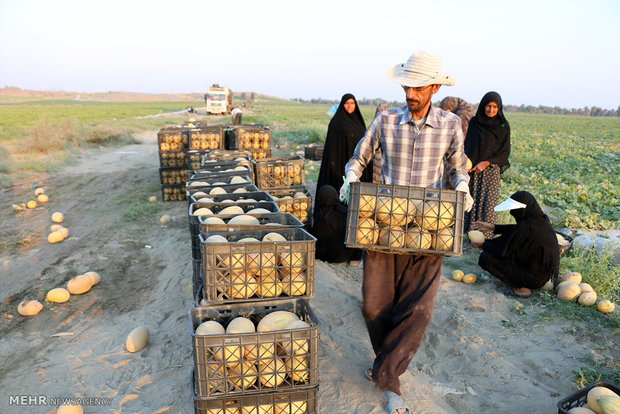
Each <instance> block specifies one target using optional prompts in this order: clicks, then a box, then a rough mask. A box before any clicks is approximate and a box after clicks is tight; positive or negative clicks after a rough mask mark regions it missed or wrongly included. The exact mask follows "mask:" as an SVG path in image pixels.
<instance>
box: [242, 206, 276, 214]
mask: <svg viewBox="0 0 620 414" xmlns="http://www.w3.org/2000/svg"><path fill="white" fill-rule="evenodd" d="M270 213H271V211H269V210H267V209H266V208H262V207H257V208H253V209H251V210H248V211H247V214H270Z"/></svg>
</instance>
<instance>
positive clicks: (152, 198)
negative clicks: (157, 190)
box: [149, 196, 157, 203]
mask: <svg viewBox="0 0 620 414" xmlns="http://www.w3.org/2000/svg"><path fill="white" fill-rule="evenodd" d="M156 202H157V197H156V196H150V197H149V203H156Z"/></svg>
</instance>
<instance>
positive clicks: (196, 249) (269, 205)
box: [188, 192, 280, 259]
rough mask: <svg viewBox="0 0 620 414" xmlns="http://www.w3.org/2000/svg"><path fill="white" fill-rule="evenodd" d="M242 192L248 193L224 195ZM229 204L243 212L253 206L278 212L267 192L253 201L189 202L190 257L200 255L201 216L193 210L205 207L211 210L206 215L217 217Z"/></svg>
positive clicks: (257, 193) (196, 257) (232, 195)
mask: <svg viewBox="0 0 620 414" xmlns="http://www.w3.org/2000/svg"><path fill="white" fill-rule="evenodd" d="M244 194H248V193H239V194H235V193H233V194H226V196H228V197H234V196H239V195H244ZM251 194H255V196H254V197H258V195H259V194H261V192H254V193H251ZM265 194H266V193H265ZM211 197H213V196H211ZM230 206H239V207H240V208H241V209H242V210H243V214H245V213H246V212H248V211H250V210H252V209H255V208H264V209H265V210H268V211H271V212H273V213H279V212H280V210H279V209H278V206H277V204H276V203H275V201H273V199H272V198H271V197H270V196H269V194H266V196H263V200H257V201H255V202H235V201H233V202H232V203H204V202H195V203H190V205H189V210H188V222H189V231H190V237H191V240H192V257H193V258H194V259H199V258H200V257H201V256H200V240H199V239H198V233H199V231H200V223H199V221H198V220H199V218H200V217H201V216H196V215H194V212H195V211H196V210H198V209H199V208H202V207H206V208H208V209H209V210H211V212H212V213H213V214H209V215H208V216H216V217H217V216H221V211H222V210H224V209H225V208H226V207H230ZM238 214H242V213H238ZM235 215H237V214H235ZM228 216H230V215H226V217H228Z"/></svg>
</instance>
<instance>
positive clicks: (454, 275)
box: [450, 269, 465, 282]
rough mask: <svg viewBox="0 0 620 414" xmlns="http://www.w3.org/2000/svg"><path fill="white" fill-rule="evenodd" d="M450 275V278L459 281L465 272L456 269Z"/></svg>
mask: <svg viewBox="0 0 620 414" xmlns="http://www.w3.org/2000/svg"><path fill="white" fill-rule="evenodd" d="M450 276H452V280H454V281H456V282H460V281H462V280H463V276H465V273H464V272H463V271H462V270H459V269H456V270H453V271H452V273H451V274H450Z"/></svg>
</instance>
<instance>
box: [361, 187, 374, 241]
mask: <svg viewBox="0 0 620 414" xmlns="http://www.w3.org/2000/svg"><path fill="white" fill-rule="evenodd" d="M376 207H377V198H376V197H375V196H374V195H370V194H361V195H360V203H359V217H360V218H371V217H372V216H373V215H374V214H375V208H376ZM367 244H374V243H367Z"/></svg>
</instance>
